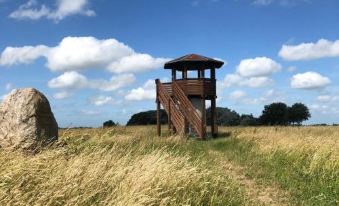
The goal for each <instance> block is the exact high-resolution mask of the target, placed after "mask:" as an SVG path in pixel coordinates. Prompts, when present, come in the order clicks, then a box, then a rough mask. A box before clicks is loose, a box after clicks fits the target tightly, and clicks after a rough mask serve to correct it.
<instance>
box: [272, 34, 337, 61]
mask: <svg viewBox="0 0 339 206" xmlns="http://www.w3.org/2000/svg"><path fill="white" fill-rule="evenodd" d="M279 56H280V57H282V58H283V59H285V60H289V61H298V60H312V59H320V58H324V57H339V40H337V41H329V40H326V39H320V40H318V41H317V42H315V43H302V44H299V45H283V46H282V48H281V49H280V51H279Z"/></svg>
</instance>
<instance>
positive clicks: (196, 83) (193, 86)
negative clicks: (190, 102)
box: [175, 78, 215, 96]
mask: <svg viewBox="0 0 339 206" xmlns="http://www.w3.org/2000/svg"><path fill="white" fill-rule="evenodd" d="M175 82H176V83H177V84H178V85H179V87H180V88H181V89H182V90H183V92H184V93H185V94H186V96H187V95H202V96H215V80H213V79H208V78H198V79H195V78H194V79H193V78H191V79H178V80H175Z"/></svg>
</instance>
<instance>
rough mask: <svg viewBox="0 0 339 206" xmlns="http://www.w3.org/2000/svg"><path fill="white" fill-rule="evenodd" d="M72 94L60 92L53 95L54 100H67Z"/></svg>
mask: <svg viewBox="0 0 339 206" xmlns="http://www.w3.org/2000/svg"><path fill="white" fill-rule="evenodd" d="M72 95H73V93H72V92H70V91H61V92H57V93H55V94H54V95H53V98H54V99H65V98H68V97H70V96H72Z"/></svg>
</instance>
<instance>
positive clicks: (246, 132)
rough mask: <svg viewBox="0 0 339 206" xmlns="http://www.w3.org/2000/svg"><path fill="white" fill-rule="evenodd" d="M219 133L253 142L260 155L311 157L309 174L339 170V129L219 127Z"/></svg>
mask: <svg viewBox="0 0 339 206" xmlns="http://www.w3.org/2000/svg"><path fill="white" fill-rule="evenodd" d="M220 131H223V132H226V131H227V132H231V133H232V136H234V137H236V138H239V139H242V140H247V141H252V142H254V143H255V144H256V145H257V146H258V147H259V149H260V151H261V152H263V153H267V154H269V153H274V152H275V151H279V150H280V151H284V152H286V153H300V154H309V155H313V159H312V163H311V165H310V167H309V168H308V169H309V170H310V171H315V170H316V169H319V168H322V169H328V170H334V169H338V168H339V127H335V126H332V127H326V126H323V127H321V126H317V127H315V126H314V127H231V128H226V127H223V128H221V129H220Z"/></svg>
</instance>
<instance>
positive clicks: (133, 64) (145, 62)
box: [108, 54, 170, 73]
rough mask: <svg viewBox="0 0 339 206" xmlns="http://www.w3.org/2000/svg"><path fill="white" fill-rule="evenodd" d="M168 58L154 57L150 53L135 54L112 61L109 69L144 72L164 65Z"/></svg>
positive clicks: (116, 71) (119, 71)
mask: <svg viewBox="0 0 339 206" xmlns="http://www.w3.org/2000/svg"><path fill="white" fill-rule="evenodd" d="M169 60H170V59H168V58H154V57H152V56H150V55H148V54H133V55H130V56H126V57H123V58H121V59H120V60H118V61H116V62H113V63H111V64H110V65H109V66H108V70H110V71H112V72H115V73H122V72H142V71H148V70H152V69H156V68H159V67H162V66H163V65H164V63H165V62H167V61H169Z"/></svg>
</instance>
